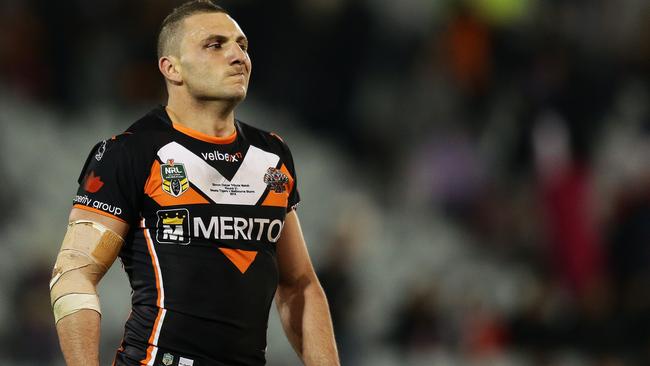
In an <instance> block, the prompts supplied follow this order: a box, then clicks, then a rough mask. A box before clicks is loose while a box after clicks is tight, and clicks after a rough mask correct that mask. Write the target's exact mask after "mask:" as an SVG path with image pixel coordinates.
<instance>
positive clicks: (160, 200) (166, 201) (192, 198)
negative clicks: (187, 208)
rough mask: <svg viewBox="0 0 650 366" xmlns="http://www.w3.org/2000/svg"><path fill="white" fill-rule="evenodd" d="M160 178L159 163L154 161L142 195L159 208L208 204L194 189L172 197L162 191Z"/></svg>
mask: <svg viewBox="0 0 650 366" xmlns="http://www.w3.org/2000/svg"><path fill="white" fill-rule="evenodd" d="M161 187H162V178H161V177H160V163H159V162H158V160H155V161H154V162H153V164H152V165H151V173H149V177H148V178H147V182H146V183H145V185H144V193H145V194H147V196H149V197H151V198H152V199H153V200H154V201H156V203H157V204H158V205H160V206H163V207H164V206H175V205H192V204H200V203H208V201H207V200H206V199H205V198H203V196H201V195H200V194H199V193H198V192H196V190H194V188H192V187H190V188H188V190H187V191H185V193H183V194H181V195H180V196H178V197H173V196H172V195H170V194H167V193H165V192H164V191H163V190H162V188H161Z"/></svg>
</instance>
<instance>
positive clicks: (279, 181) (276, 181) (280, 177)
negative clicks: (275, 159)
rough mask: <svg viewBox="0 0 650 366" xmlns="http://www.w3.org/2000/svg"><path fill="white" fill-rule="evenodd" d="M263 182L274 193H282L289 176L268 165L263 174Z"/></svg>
mask: <svg viewBox="0 0 650 366" xmlns="http://www.w3.org/2000/svg"><path fill="white" fill-rule="evenodd" d="M264 183H266V185H267V186H268V187H269V189H270V190H272V191H274V192H275V193H282V192H284V191H285V190H286V189H287V183H289V177H287V175H286V174H284V173H282V171H281V170H280V169H276V168H273V167H270V168H268V169H266V173H265V174H264Z"/></svg>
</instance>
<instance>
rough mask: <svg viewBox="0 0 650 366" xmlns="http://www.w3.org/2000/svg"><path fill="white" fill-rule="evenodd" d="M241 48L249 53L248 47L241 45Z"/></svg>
mask: <svg viewBox="0 0 650 366" xmlns="http://www.w3.org/2000/svg"><path fill="white" fill-rule="evenodd" d="M239 47H240V48H241V49H242V50H243V51H248V45H245V44H240V45H239Z"/></svg>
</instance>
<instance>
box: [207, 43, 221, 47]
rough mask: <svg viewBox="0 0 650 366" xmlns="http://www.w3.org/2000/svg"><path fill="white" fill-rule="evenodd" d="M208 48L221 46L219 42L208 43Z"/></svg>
mask: <svg viewBox="0 0 650 366" xmlns="http://www.w3.org/2000/svg"><path fill="white" fill-rule="evenodd" d="M208 48H221V43H219V42H214V43H210V44H209V45H208Z"/></svg>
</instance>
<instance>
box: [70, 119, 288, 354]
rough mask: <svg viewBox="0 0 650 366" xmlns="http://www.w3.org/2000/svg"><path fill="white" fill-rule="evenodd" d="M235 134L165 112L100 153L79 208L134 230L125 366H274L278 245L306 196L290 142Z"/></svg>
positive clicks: (86, 174)
mask: <svg viewBox="0 0 650 366" xmlns="http://www.w3.org/2000/svg"><path fill="white" fill-rule="evenodd" d="M235 127H236V132H235V133H234V134H233V135H232V136H229V137H225V138H216V137H212V136H209V135H205V134H201V133H200V132H198V131H194V130H190V129H188V128H187V127H185V126H182V125H179V124H177V123H173V122H172V121H171V120H170V118H169V116H168V114H167V112H166V111H165V109H164V108H163V107H159V108H156V109H154V110H153V111H151V112H150V113H149V114H147V115H146V116H144V117H143V118H142V119H140V120H138V121H137V122H136V123H134V124H133V125H132V126H131V127H129V128H128V129H127V130H126V132H124V133H123V134H121V135H118V136H114V137H113V138H110V139H107V140H104V141H101V142H100V143H98V144H97V145H96V146H95V147H94V148H93V149H92V151H91V152H90V154H89V156H88V158H87V160H86V163H85V165H84V167H83V170H82V173H81V175H80V177H79V184H80V187H79V190H78V192H77V195H76V197H75V198H74V207H76V208H80V209H84V210H90V211H93V212H96V213H99V214H102V215H107V216H110V217H113V218H115V219H117V220H121V221H124V222H126V223H128V224H129V225H130V230H129V232H128V235H127V237H126V238H125V244H124V247H123V248H122V250H121V252H120V254H119V257H120V259H121V261H122V263H123V265H124V269H125V271H126V273H127V275H128V277H129V281H130V284H131V287H132V289H133V294H132V312H131V315H130V316H129V319H128V320H127V322H126V325H125V332H124V339H123V341H122V344H121V346H120V348H119V349H118V351H117V355H116V358H115V364H116V365H165V366H170V365H172V366H217V365H218V366H226V365H227V366H233V365H248V366H250V365H264V364H265V348H266V330H267V322H268V316H269V308H270V306H271V301H272V299H273V296H274V294H275V290H276V287H277V283H278V268H277V262H276V248H275V244H276V242H277V240H278V238H279V237H280V233H281V231H282V227H283V225H284V219H285V216H286V214H287V212H289V211H290V210H292V209H293V208H295V206H296V205H297V204H298V202H299V200H300V198H299V194H298V191H297V189H296V174H295V170H294V165H293V159H292V157H291V153H290V151H289V149H288V147H287V145H286V144H285V143H284V142H283V141H282V139H280V138H279V137H278V136H277V135H275V134H273V133H268V132H265V131H262V130H259V129H257V128H254V127H251V126H249V125H247V124H245V123H243V122H241V121H236V123H235Z"/></svg>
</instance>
